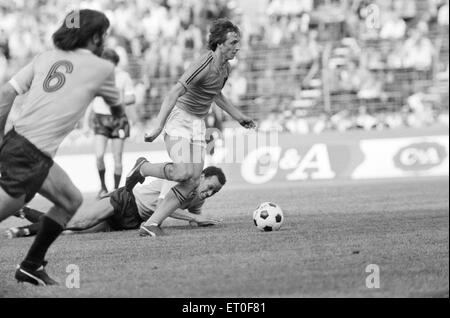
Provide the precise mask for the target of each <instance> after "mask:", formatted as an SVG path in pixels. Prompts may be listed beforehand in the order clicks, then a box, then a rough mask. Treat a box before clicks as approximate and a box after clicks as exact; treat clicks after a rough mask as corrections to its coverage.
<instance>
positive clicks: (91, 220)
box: [66, 197, 114, 231]
mask: <svg viewBox="0 0 450 318" xmlns="http://www.w3.org/2000/svg"><path fill="white" fill-rule="evenodd" d="M113 213H114V207H113V206H112V205H111V202H110V198H109V197H106V198H104V199H101V200H100V201H96V202H95V203H94V204H92V205H90V206H88V207H87V206H86V207H84V206H82V207H81V208H80V209H79V210H78V212H77V213H76V214H75V215H74V217H73V218H72V219H71V220H70V221H69V223H68V224H67V226H66V230H70V231H83V230H87V229H90V228H92V227H94V226H96V225H97V224H99V223H101V222H102V221H104V220H106V219H107V218H109V217H110V216H112V215H113Z"/></svg>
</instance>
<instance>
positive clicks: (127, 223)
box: [108, 187, 143, 231]
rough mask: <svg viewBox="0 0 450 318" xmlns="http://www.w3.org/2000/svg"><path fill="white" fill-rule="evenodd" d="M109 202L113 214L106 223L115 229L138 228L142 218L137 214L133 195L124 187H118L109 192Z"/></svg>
mask: <svg viewBox="0 0 450 318" xmlns="http://www.w3.org/2000/svg"><path fill="white" fill-rule="evenodd" d="M109 200H110V202H111V205H112V206H113V208H114V214H113V216H112V217H110V218H109V219H108V223H109V225H110V226H111V228H112V229H113V230H115V231H121V230H135V229H138V228H139V226H140V225H141V223H142V222H143V220H142V219H141V217H140V216H139V212H138V208H137V206H136V201H135V199H134V195H133V194H132V193H130V192H128V191H127V190H126V189H125V187H122V188H119V189H117V190H115V191H113V192H112V193H111V194H110V199H109Z"/></svg>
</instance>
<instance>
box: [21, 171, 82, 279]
mask: <svg viewBox="0 0 450 318" xmlns="http://www.w3.org/2000/svg"><path fill="white" fill-rule="evenodd" d="M39 193H40V194H41V195H43V196H44V197H45V198H47V199H49V200H50V201H51V202H53V203H54V206H53V207H52V208H51V209H50V211H49V212H48V213H47V214H46V215H45V216H44V217H43V218H42V221H41V222H40V228H39V231H38V233H37V235H36V238H35V240H34V242H33V244H32V245H31V247H30V249H29V251H28V253H27V255H26V257H25V259H24V261H23V262H22V263H21V264H20V265H19V266H18V268H17V271H16V275H15V277H16V279H17V281H19V282H28V283H31V284H34V285H55V284H57V282H56V281H55V280H53V279H51V278H50V277H49V276H48V275H47V273H46V271H45V265H46V261H45V260H44V259H45V255H46V253H47V250H48V248H49V247H50V245H51V244H52V243H53V242H54V241H55V240H56V239H57V237H58V236H59V235H60V234H61V232H62V231H63V229H64V227H65V225H66V224H67V222H68V221H69V220H70V219H71V218H72V216H73V215H74V214H75V212H76V211H77V209H78V208H79V207H80V205H81V203H82V201H83V198H82V196H81V193H80V191H79V190H78V189H77V188H76V187H75V185H74V184H73V183H72V181H71V180H70V178H69V176H68V175H67V174H66V173H65V172H64V170H63V169H62V168H61V167H60V166H59V165H58V164H56V163H54V164H53V166H52V167H51V168H50V171H49V173H48V175H47V178H46V179H45V181H44V184H43V185H42V187H41V190H40V191H39Z"/></svg>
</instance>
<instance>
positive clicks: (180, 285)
mask: <svg viewBox="0 0 450 318" xmlns="http://www.w3.org/2000/svg"><path fill="white" fill-rule="evenodd" d="M448 190H449V183H448V178H430V179H413V180H411V179H408V180H397V181H370V182H369V181H367V182H350V181H349V182H313V183H298V184H297V183H296V184H287V185H286V184H284V185H281V184H269V185H266V186H260V187H254V188H251V189H250V188H235V189H224V190H223V191H222V192H221V193H219V194H217V196H216V197H215V199H214V200H210V201H209V202H208V203H207V204H206V205H205V212H207V213H208V214H211V215H215V216H220V217H222V218H223V219H224V223H223V224H221V225H219V226H216V227H210V228H191V227H189V226H184V225H181V224H180V223H176V222H172V223H170V224H169V225H171V226H168V227H166V229H165V230H166V232H167V233H168V234H169V235H168V236H167V237H162V238H161V237H160V238H156V239H147V238H140V237H138V236H137V232H136V231H128V232H116V233H98V234H85V235H70V236H69V235H66V236H62V237H60V238H59V239H58V240H57V241H56V243H55V244H54V245H53V246H52V247H51V249H50V251H49V253H48V260H49V261H50V263H49V265H48V267H47V268H48V271H49V273H50V274H51V275H52V276H54V277H55V278H57V279H58V280H59V281H60V282H62V285H61V286H58V287H51V288H36V287H33V286H30V285H24V284H17V283H16V282H15V281H14V279H13V275H14V267H15V264H17V263H18V262H20V261H21V259H22V258H23V257H24V255H25V253H26V251H27V249H28V247H29V246H30V244H31V242H32V239H30V238H25V239H14V240H8V239H6V238H3V237H2V238H1V239H0V246H1V247H0V250H1V254H0V296H4V297H36V296H39V297H420V296H425V297H449V196H448ZM86 200H87V201H89V200H93V197H92V196H89V197H88V199H86ZM264 201H273V202H276V203H278V204H280V205H281V207H282V208H283V209H284V212H285V223H284V225H283V227H282V229H281V230H280V231H278V232H271V233H262V232H258V231H257V230H256V228H255V227H254V225H253V222H252V218H251V216H252V212H253V210H254V209H255V208H256V207H257V205H258V204H259V203H260V202H264ZM33 204H34V206H35V207H39V208H43V207H47V206H48V203H47V202H45V201H43V200H37V201H36V202H34V203H33ZM13 222H17V221H16V220H13V219H12V218H10V219H8V220H6V221H5V222H4V223H2V224H0V227H2V228H4V227H5V226H9V225H11V224H12V223H13ZM69 264H76V265H77V266H78V267H79V269H80V288H79V289H68V288H66V287H65V284H64V282H65V280H66V276H67V275H68V274H67V273H66V267H67V266H68V265H69ZM369 264H376V265H378V266H379V268H380V288H379V289H368V288H367V287H366V284H365V281H366V277H367V276H368V275H369V273H366V272H365V269H366V266H367V265H369Z"/></svg>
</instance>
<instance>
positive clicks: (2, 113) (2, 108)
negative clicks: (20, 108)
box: [0, 83, 18, 140]
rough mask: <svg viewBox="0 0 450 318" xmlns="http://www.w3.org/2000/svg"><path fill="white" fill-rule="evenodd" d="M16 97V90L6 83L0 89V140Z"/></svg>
mask: <svg viewBox="0 0 450 318" xmlns="http://www.w3.org/2000/svg"><path fill="white" fill-rule="evenodd" d="M17 95H18V94H17V92H16V90H15V89H14V87H13V86H12V85H11V84H9V83H6V84H5V85H3V86H2V87H1V88H0V140H1V139H2V138H3V134H4V133H5V131H4V130H5V125H6V119H7V118H8V115H9V112H10V111H11V107H12V105H13V103H14V100H15V99H16V97H17Z"/></svg>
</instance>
